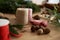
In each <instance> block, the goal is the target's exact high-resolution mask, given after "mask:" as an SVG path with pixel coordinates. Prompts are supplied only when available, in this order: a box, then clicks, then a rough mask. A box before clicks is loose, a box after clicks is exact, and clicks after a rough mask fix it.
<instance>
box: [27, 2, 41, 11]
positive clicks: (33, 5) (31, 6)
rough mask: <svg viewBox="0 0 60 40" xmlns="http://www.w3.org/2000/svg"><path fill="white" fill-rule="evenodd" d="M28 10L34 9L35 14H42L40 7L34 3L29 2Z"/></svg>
mask: <svg viewBox="0 0 60 40" xmlns="http://www.w3.org/2000/svg"><path fill="white" fill-rule="evenodd" d="M26 8H32V9H33V12H40V7H39V6H38V5H36V4H33V3H32V2H27V4H26Z"/></svg>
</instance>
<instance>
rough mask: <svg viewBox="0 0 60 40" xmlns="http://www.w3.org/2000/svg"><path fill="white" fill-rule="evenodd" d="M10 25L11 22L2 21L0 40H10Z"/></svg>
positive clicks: (0, 24)
mask: <svg viewBox="0 0 60 40" xmlns="http://www.w3.org/2000/svg"><path fill="white" fill-rule="evenodd" d="M8 24H9V20H6V19H0V40H10V38H9V25H8Z"/></svg>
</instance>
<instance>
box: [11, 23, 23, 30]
mask: <svg viewBox="0 0 60 40" xmlns="http://www.w3.org/2000/svg"><path fill="white" fill-rule="evenodd" d="M12 26H13V27H16V28H17V29H20V30H21V29H22V28H23V25H18V24H17V25H12Z"/></svg>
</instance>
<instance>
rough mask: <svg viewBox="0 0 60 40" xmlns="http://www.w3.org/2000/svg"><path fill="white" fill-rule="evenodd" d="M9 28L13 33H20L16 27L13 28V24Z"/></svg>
mask: <svg viewBox="0 0 60 40" xmlns="http://www.w3.org/2000/svg"><path fill="white" fill-rule="evenodd" d="M9 30H10V32H11V33H13V34H19V33H18V32H17V30H15V29H14V28H13V26H12V25H10V27H9Z"/></svg>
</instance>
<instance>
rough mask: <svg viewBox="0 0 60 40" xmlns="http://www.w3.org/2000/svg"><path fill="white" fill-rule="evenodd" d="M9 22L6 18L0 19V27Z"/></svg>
mask: <svg viewBox="0 0 60 40" xmlns="http://www.w3.org/2000/svg"><path fill="white" fill-rule="evenodd" d="M8 24H9V20H7V19H0V27H1V26H5V25H8Z"/></svg>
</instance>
